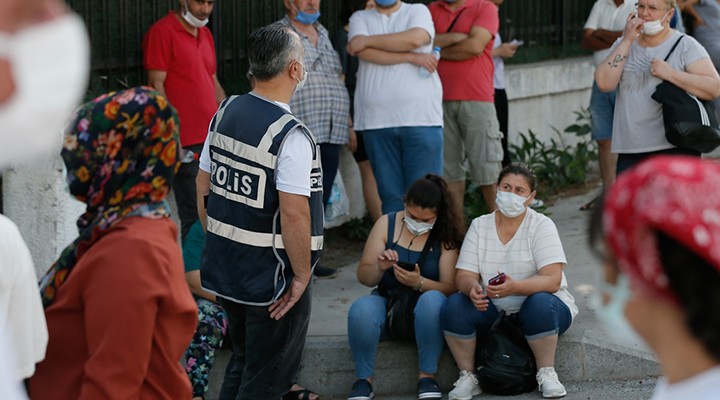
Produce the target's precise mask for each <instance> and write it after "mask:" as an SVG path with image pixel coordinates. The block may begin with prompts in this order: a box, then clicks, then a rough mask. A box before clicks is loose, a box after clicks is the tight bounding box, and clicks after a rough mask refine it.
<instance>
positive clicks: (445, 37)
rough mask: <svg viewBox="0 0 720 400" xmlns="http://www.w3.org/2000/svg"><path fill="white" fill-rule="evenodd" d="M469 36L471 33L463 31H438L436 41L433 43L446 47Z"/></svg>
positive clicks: (442, 47)
mask: <svg viewBox="0 0 720 400" xmlns="http://www.w3.org/2000/svg"><path fill="white" fill-rule="evenodd" d="M469 37H470V35H468V34H467V33H462V32H447V33H438V34H437V35H435V42H434V43H433V44H434V45H435V46H437V47H440V48H441V49H444V48H446V47H450V46H452V45H454V44H457V43H460V42H462V41H463V40H465V39H467V38H469Z"/></svg>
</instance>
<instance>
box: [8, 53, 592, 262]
mask: <svg viewBox="0 0 720 400" xmlns="http://www.w3.org/2000/svg"><path fill="white" fill-rule="evenodd" d="M592 74H593V64H592V59H591V58H589V57H586V58H574V59H569V60H560V61H549V62H543V63H536V64H525V65H518V66H508V67H507V68H506V72H505V76H506V86H507V88H506V90H507V93H508V98H509V100H510V110H509V113H510V123H509V131H510V133H509V140H510V142H517V141H518V140H519V136H518V132H523V133H526V132H527V131H528V130H530V129H532V130H533V132H535V133H536V134H537V135H538V136H539V137H540V138H542V139H545V140H547V139H549V138H550V137H552V136H553V135H555V134H554V133H553V130H552V127H556V128H558V129H559V130H562V129H564V128H565V127H566V126H568V125H570V124H572V123H574V122H575V115H574V114H573V111H576V110H579V109H580V108H582V107H587V104H588V103H589V98H590V87H591V85H592ZM565 140H568V143H572V141H573V140H575V139H574V136H571V135H565ZM60 162H61V161H60V159H59V158H58V159H57V160H52V161H51V162H47V163H45V164H35V165H32V166H23V167H22V168H18V169H17V170H15V171H7V172H5V173H4V174H3V191H4V211H5V214H6V215H7V216H8V217H9V218H11V219H12V220H13V221H15V223H16V224H17V225H18V226H19V228H20V231H21V232H22V234H23V236H24V237H25V241H26V242H27V243H28V247H30V251H31V253H32V255H33V259H34V261H35V265H36V270H37V272H38V275H41V274H42V273H43V272H44V271H45V270H47V268H48V267H49V266H50V265H51V264H52V262H53V261H54V260H55V259H56V258H57V256H58V255H59V254H60V252H61V251H62V249H63V248H64V247H65V246H66V245H67V244H68V243H70V242H71V241H72V240H73V239H74V238H75V237H76V236H77V228H76V226H75V221H76V219H77V217H78V216H79V215H80V214H81V213H82V212H83V209H84V205H83V204H81V203H79V202H77V201H74V200H72V199H71V198H70V196H69V195H68V194H67V192H66V190H65V183H64V180H63V176H62V169H61V164H60ZM340 171H341V173H342V176H343V180H344V181H345V186H346V190H347V192H348V197H349V198H350V199H351V202H350V215H349V216H347V217H345V218H343V219H340V220H339V221H335V222H336V224H339V223H342V222H345V221H347V220H349V219H350V218H353V217H361V216H363V215H364V214H365V205H364V201H363V200H362V198H363V197H362V189H361V186H360V173H359V170H358V168H357V165H356V164H355V160H354V159H353V157H352V154H350V153H349V152H348V151H347V150H346V149H343V151H342V153H341V156H340ZM171 201H172V200H171Z"/></svg>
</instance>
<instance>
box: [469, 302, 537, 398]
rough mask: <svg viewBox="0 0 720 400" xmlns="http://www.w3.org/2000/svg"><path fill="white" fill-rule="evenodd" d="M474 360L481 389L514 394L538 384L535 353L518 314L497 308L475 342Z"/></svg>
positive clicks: (489, 391)
mask: <svg viewBox="0 0 720 400" xmlns="http://www.w3.org/2000/svg"><path fill="white" fill-rule="evenodd" d="M475 360H476V364H477V378H478V382H479V383H480V387H481V388H482V390H483V392H486V393H494V394H500V395H516V394H520V393H527V392H530V391H532V390H534V389H535V388H536V387H537V381H536V380H535V374H536V373H537V369H536V367H535V356H534V355H533V353H532V350H530V346H529V345H528V342H527V340H526V339H525V335H524V334H523V331H522V328H521V327H520V321H519V320H518V318H517V314H513V315H505V311H500V314H499V315H498V317H497V319H496V320H495V322H494V323H493V325H492V327H491V328H490V331H489V332H488V334H487V336H485V337H484V338H483V339H482V340H481V341H480V342H479V343H478V348H477V351H476V355H475Z"/></svg>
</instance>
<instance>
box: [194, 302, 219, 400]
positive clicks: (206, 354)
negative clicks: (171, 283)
mask: <svg viewBox="0 0 720 400" xmlns="http://www.w3.org/2000/svg"><path fill="white" fill-rule="evenodd" d="M197 305H198V326H197V329H196V330H195V336H193V339H192V342H190V346H189V347H188V348H187V350H186V351H185V371H186V372H187V374H188V377H190V383H191V384H192V388H193V397H200V396H203V397H204V396H205V393H207V391H208V381H209V377H210V369H211V368H212V366H213V364H215V352H216V351H217V350H218V349H220V347H222V344H223V338H224V337H225V333H226V332H227V327H228V318H227V314H226V313H225V310H223V308H222V307H220V305H218V304H216V303H213V302H212V301H210V300H206V299H197Z"/></svg>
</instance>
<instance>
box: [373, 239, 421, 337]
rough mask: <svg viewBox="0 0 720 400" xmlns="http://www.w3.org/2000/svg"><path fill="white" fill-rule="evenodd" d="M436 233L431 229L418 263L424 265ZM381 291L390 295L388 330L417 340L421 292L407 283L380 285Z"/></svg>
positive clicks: (394, 335)
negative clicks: (416, 331)
mask: <svg viewBox="0 0 720 400" xmlns="http://www.w3.org/2000/svg"><path fill="white" fill-rule="evenodd" d="M434 233H435V232H434V231H430V234H429V235H428V238H427V241H426V242H425V246H424V247H423V249H422V253H420V257H419V258H418V260H417V262H416V264H418V265H422V263H423V261H425V256H426V255H427V252H428V251H429V250H430V248H431V247H432V246H433V242H434V241H435V235H434ZM391 273H392V271H391ZM379 291H380V293H381V294H385V296H386V297H388V303H387V314H386V320H385V321H386V324H387V330H388V332H389V333H390V334H391V335H392V336H393V338H395V339H397V340H405V341H415V305H416V304H417V301H418V298H420V293H419V292H418V291H416V290H413V289H412V288H410V287H408V286H405V285H399V286H398V287H396V288H394V289H392V290H390V291H388V290H385V288H383V287H380V288H379ZM388 292H389V294H388Z"/></svg>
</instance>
